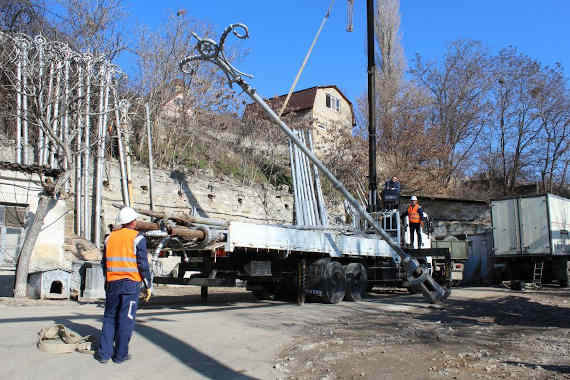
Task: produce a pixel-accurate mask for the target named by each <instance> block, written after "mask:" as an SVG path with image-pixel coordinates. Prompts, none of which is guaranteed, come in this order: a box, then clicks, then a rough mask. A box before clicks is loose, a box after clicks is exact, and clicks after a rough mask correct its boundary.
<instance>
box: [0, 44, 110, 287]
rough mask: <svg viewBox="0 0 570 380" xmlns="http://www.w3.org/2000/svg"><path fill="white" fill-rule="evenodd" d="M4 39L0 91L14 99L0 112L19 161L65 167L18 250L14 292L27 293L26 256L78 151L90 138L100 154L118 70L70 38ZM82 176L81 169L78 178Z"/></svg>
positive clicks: (46, 190) (47, 187)
mask: <svg viewBox="0 0 570 380" xmlns="http://www.w3.org/2000/svg"><path fill="white" fill-rule="evenodd" d="M0 38H1V39H2V45H1V46H2V48H1V49H0V61H2V65H1V67H2V68H1V73H0V75H1V78H2V81H1V89H2V92H3V93H4V94H5V96H6V98H5V100H6V102H7V103H8V104H11V106H10V107H6V108H4V112H5V113H4V115H2V116H4V117H5V118H7V119H8V122H9V124H10V126H11V130H12V132H13V133H12V136H13V137H14V139H15V141H16V162H23V163H26V164H30V163H35V164H37V165H42V166H49V167H51V168H56V169H59V170H60V171H61V174H60V175H59V177H58V179H57V180H56V181H55V183H48V182H43V192H42V193H41V194H40V195H39V200H38V205H37V207H36V212H35V216H34V219H33V221H32V223H31V225H30V226H29V228H28V229H27V233H26V237H25V239H24V243H23V246H22V248H21V251H20V255H19V258H18V265H17V272H16V288H15V291H14V295H15V297H24V296H25V295H26V288H27V277H28V268H29V262H30V258H31V255H32V251H33V248H34V247H35V244H36V241H37V238H38V235H39V232H40V230H41V228H42V225H43V219H44V217H45V216H46V214H47V213H48V212H49V210H50V208H51V207H52V206H53V205H54V204H55V202H56V201H57V200H59V199H62V198H63V197H65V196H66V195H67V194H68V191H67V188H68V187H69V179H70V177H71V176H72V173H73V172H74V168H76V167H78V165H80V162H81V153H83V152H89V151H91V150H92V148H93V144H95V145H97V148H98V151H100V152H103V143H104V138H105V137H104V136H105V129H106V128H105V125H106V114H107V111H108V110H107V104H108V97H109V91H108V89H109V87H110V85H111V83H112V79H113V78H112V75H113V73H114V72H115V71H116V70H115V68H113V67H112V66H111V65H110V63H109V62H108V61H105V60H102V59H96V60H94V59H93V58H92V57H91V56H90V55H86V54H79V53H76V52H74V51H72V50H71V49H70V48H69V46H68V45H67V44H64V43H61V42H58V41H48V40H46V39H45V38H43V37H41V36H37V37H35V38H33V39H32V38H31V37H27V36H25V35H22V34H4V33H2V34H1V35H0ZM89 99H91V101H90V100H89ZM90 122H93V124H91V127H90ZM93 129H95V130H97V129H98V132H93ZM30 148H31V149H32V152H31V153H30V154H28V153H29V151H30ZM101 158H102V157H101V155H98V156H97V159H98V160H100V159H101ZM103 158H104V157H103ZM86 161H88V159H87V160H85V157H84V159H83V162H84V163H85V162H86ZM96 175H97V173H96ZM80 176H81V173H76V178H79V177H80ZM77 184H78V182H76V188H75V192H76V193H77V191H78V187H77V186H78V185H77ZM99 207H100V206H99ZM84 217H85V216H84Z"/></svg>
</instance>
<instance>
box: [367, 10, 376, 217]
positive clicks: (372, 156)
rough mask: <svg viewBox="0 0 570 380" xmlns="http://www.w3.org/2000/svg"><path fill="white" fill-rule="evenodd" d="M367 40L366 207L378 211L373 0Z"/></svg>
mask: <svg viewBox="0 0 570 380" xmlns="http://www.w3.org/2000/svg"><path fill="white" fill-rule="evenodd" d="M366 29H367V33H366V35H367V39H368V189H369V191H368V207H369V211H370V212H374V211H378V204H377V200H378V184H377V182H376V62H375V56H374V0H366Z"/></svg>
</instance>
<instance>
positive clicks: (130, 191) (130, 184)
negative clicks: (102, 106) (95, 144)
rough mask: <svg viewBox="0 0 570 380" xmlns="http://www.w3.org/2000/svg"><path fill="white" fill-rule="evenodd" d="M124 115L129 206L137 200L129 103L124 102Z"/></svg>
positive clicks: (122, 119) (122, 118)
mask: <svg viewBox="0 0 570 380" xmlns="http://www.w3.org/2000/svg"><path fill="white" fill-rule="evenodd" d="M121 111H122V113H123V115H121V116H122V117H121V121H122V123H123V125H124V127H125V128H123V130H124V131H125V132H126V137H125V156H126V158H127V193H128V195H129V203H128V206H130V207H133V206H134V204H135V202H134V199H133V175H132V171H131V146H130V144H129V142H130V141H129V140H130V139H129V137H130V136H129V135H130V128H129V127H130V126H129V121H128V120H129V104H128V102H126V101H125V102H124V106H123V109H122V110H121Z"/></svg>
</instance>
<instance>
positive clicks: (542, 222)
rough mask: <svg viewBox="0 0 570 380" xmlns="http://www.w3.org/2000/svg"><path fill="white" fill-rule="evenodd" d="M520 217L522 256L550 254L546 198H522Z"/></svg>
mask: <svg viewBox="0 0 570 380" xmlns="http://www.w3.org/2000/svg"><path fill="white" fill-rule="evenodd" d="M519 216H520V228H521V243H522V254H523V255H537V254H542V255H548V254H550V238H549V233H548V215H547V212H546V196H540V197H532V198H530V197H529V198H520V199H519Z"/></svg>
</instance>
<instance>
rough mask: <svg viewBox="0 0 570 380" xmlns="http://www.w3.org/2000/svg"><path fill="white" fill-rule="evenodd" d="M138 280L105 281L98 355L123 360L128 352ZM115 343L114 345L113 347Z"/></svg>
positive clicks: (135, 311)
mask: <svg viewBox="0 0 570 380" xmlns="http://www.w3.org/2000/svg"><path fill="white" fill-rule="evenodd" d="M139 292H140V283H139V282H136V281H131V280H128V279H122V280H117V281H111V282H108V283H107V286H106V289H105V293H106V297H107V298H106V300H105V314H104V315H103V330H102V331H101V337H100V339H99V350H98V356H99V358H101V359H103V360H105V359H109V358H112V359H113V361H114V362H122V361H124V360H125V359H126V358H127V355H128V353H129V340H131V335H132V334H133V329H134V327H135V316H136V313H137V302H138V297H139ZM113 343H114V347H113Z"/></svg>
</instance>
